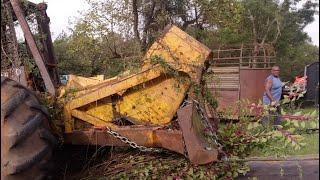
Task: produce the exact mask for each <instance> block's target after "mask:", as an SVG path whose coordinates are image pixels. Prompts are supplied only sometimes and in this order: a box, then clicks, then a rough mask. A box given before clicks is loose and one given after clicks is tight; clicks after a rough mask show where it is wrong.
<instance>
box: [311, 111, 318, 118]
mask: <svg viewBox="0 0 320 180" xmlns="http://www.w3.org/2000/svg"><path fill="white" fill-rule="evenodd" d="M317 115H318V112H317V110H314V111H313V112H312V113H311V115H310V116H311V117H316V116H317Z"/></svg>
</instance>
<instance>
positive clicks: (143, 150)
mask: <svg viewBox="0 0 320 180" xmlns="http://www.w3.org/2000/svg"><path fill="white" fill-rule="evenodd" d="M105 131H106V132H107V133H108V134H110V135H112V136H113V137H115V138H117V139H119V140H120V141H122V142H124V143H126V144H128V145H129V146H130V147H132V148H134V149H139V150H140V151H142V152H156V153H160V152H164V150H163V149H160V148H149V147H145V146H141V145H138V144H137V143H135V142H133V141H131V140H129V139H128V138H127V137H125V136H122V135H120V134H119V133H117V132H116V131H113V130H111V129H110V128H109V127H106V129H105Z"/></svg>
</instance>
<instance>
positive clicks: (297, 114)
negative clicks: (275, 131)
mask: <svg viewBox="0 0 320 180" xmlns="http://www.w3.org/2000/svg"><path fill="white" fill-rule="evenodd" d="M293 115H294V116H301V115H302V112H301V111H298V112H296V113H294V114H293Z"/></svg>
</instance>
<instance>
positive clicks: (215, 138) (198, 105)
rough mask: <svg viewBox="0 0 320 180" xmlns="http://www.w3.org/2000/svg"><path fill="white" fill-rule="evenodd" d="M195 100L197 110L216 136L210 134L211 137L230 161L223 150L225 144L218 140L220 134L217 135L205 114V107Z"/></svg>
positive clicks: (225, 158)
mask: <svg viewBox="0 0 320 180" xmlns="http://www.w3.org/2000/svg"><path fill="white" fill-rule="evenodd" d="M193 102H194V103H195V104H196V108H197V111H198V112H199V114H200V116H201V120H202V122H203V123H204V124H205V126H207V127H209V129H210V132H211V134H212V135H213V136H214V138H213V137H212V136H210V137H211V139H212V141H213V142H214V143H215V144H216V146H217V147H218V151H219V152H221V153H222V154H223V157H222V159H223V160H225V161H229V158H228V155H227V154H226V153H225V152H224V151H223V150H222V148H223V145H222V144H220V143H219V142H218V141H217V140H218V136H217V134H216V133H215V132H214V130H213V128H212V126H211V124H210V122H209V120H208V118H207V116H205V111H204V109H203V108H201V106H200V103H199V102H198V101H197V100H194V99H193Z"/></svg>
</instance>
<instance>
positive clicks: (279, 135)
mask: <svg viewBox="0 0 320 180" xmlns="http://www.w3.org/2000/svg"><path fill="white" fill-rule="evenodd" d="M272 137H282V133H281V132H280V131H275V132H274V133H273V135H272Z"/></svg>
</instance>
